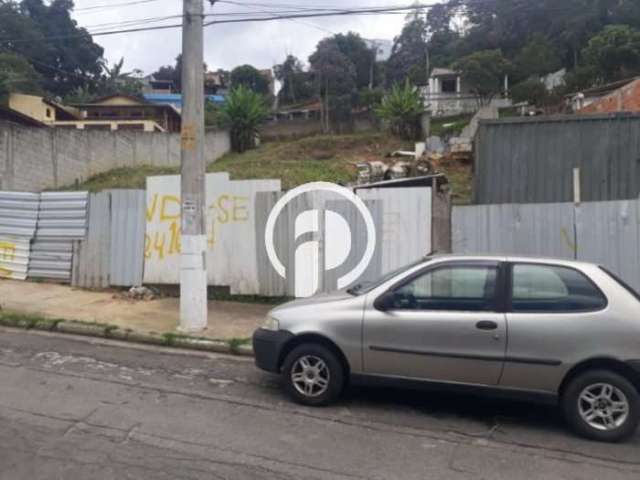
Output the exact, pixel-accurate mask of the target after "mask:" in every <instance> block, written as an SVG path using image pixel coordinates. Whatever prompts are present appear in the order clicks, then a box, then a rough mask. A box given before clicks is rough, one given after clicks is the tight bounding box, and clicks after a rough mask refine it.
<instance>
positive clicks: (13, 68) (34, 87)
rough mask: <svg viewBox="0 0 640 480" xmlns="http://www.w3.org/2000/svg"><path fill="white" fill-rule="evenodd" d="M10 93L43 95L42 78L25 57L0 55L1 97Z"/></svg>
mask: <svg viewBox="0 0 640 480" xmlns="http://www.w3.org/2000/svg"><path fill="white" fill-rule="evenodd" d="M9 93H26V94H36V95H38V94H42V77H41V76H40V74H39V73H38V72H36V71H35V69H34V68H33V67H32V66H31V64H30V63H29V62H28V61H27V59H25V58H24V57H21V56H20V55H16V54H14V53H0V97H4V96H6V95H7V94H9Z"/></svg>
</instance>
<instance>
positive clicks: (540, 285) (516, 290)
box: [511, 264, 607, 313]
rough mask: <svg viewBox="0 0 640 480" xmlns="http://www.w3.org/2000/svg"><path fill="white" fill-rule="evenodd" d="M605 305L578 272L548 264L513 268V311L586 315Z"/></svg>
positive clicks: (588, 281) (592, 287) (600, 295)
mask: <svg viewBox="0 0 640 480" xmlns="http://www.w3.org/2000/svg"><path fill="white" fill-rule="evenodd" d="M606 305H607V299H606V298H605V297H604V295H603V294H602V292H600V290H599V289H598V287H596V286H595V285H594V283H593V282H592V281H591V280H589V279H588V278H587V277H586V276H585V275H584V274H582V273H581V272H578V271H577V270H574V269H572V268H567V267H556V266H549V265H524V264H522V265H514V267H513V279H512V298H511V309H512V311H514V312H555V313H562V312H585V311H594V310H601V309H602V308H604V307H606Z"/></svg>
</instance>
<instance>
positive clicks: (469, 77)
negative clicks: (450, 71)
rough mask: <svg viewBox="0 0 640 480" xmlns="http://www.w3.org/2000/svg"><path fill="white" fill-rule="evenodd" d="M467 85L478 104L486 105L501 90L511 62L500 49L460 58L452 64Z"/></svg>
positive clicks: (510, 68)
mask: <svg viewBox="0 0 640 480" xmlns="http://www.w3.org/2000/svg"><path fill="white" fill-rule="evenodd" d="M454 68H455V69H456V70H458V71H459V72H460V74H461V75H462V79H463V81H465V82H466V83H467V85H469V87H470V90H471V91H472V93H473V94H474V95H475V96H476V97H477V99H478V103H479V104H480V105H486V104H488V103H489V102H491V100H492V99H493V98H494V97H495V96H496V95H498V94H499V93H501V92H502V90H503V85H504V77H505V75H507V74H509V73H510V72H511V71H512V66H511V63H510V62H509V61H508V60H507V59H506V58H504V56H503V55H502V52H501V51H500V50H484V51H479V52H475V53H472V54H471V55H468V56H466V57H464V58H461V59H460V60H459V61H458V62H456V63H455V64H454Z"/></svg>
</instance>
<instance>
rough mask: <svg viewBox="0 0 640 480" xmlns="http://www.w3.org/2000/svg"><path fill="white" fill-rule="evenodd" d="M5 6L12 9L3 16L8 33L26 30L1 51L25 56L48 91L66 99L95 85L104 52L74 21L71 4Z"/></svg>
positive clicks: (61, 0)
mask: <svg viewBox="0 0 640 480" xmlns="http://www.w3.org/2000/svg"><path fill="white" fill-rule="evenodd" d="M4 5H9V7H8V8H7V7H4V12H3V13H5V12H6V13H8V14H9V17H8V22H9V26H8V28H7V30H12V29H15V28H16V26H18V28H24V29H25V30H24V31H20V30H18V31H14V32H13V33H15V35H14V36H12V37H10V38H12V39H15V40H14V41H13V42H7V43H4V44H3V47H2V48H4V49H6V50H9V51H12V52H14V53H18V54H20V55H23V56H25V57H26V58H27V59H28V60H29V62H30V63H31V64H32V65H33V67H34V69H35V70H36V71H38V72H39V73H40V74H41V75H42V77H43V79H44V80H43V86H44V88H45V90H47V91H48V92H50V93H52V94H54V95H60V96H64V95H65V94H67V93H70V92H72V91H73V90H75V89H76V88H78V87H82V86H84V85H95V83H96V82H97V81H98V80H99V78H100V76H101V74H102V69H103V53H104V51H103V49H102V47H100V46H99V45H97V44H96V43H94V42H93V39H92V38H91V35H90V34H89V32H87V30H85V29H84V28H80V27H78V25H77V23H76V21H75V20H73V19H72V18H71V11H72V9H73V1H72V0H53V1H51V2H49V4H48V5H47V4H45V3H44V2H43V0H22V1H21V2H20V4H19V5H17V4H15V3H14V2H11V3H9V4H7V3H5V4H4ZM16 13H17V14H18V16H19V17H20V18H16V17H15V14H16ZM4 22H5V19H4V18H3V21H2V24H3V25H4ZM2 34H4V32H2ZM3 37H4V35H3Z"/></svg>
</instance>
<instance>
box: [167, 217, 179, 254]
mask: <svg viewBox="0 0 640 480" xmlns="http://www.w3.org/2000/svg"><path fill="white" fill-rule="evenodd" d="M169 229H170V230H171V241H170V242H169V255H175V254H177V253H180V228H179V227H178V222H173V223H172V224H171V227H169Z"/></svg>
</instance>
